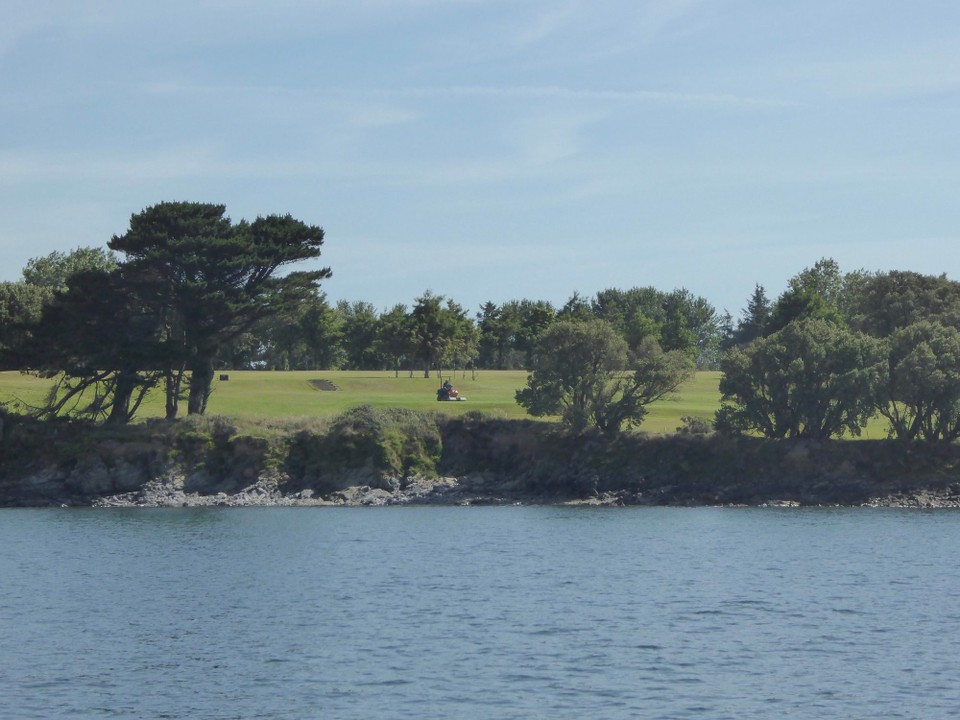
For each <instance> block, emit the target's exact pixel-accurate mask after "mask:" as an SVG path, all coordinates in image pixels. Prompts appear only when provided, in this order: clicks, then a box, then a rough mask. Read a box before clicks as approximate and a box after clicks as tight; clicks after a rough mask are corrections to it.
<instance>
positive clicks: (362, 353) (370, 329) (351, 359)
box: [337, 300, 386, 370]
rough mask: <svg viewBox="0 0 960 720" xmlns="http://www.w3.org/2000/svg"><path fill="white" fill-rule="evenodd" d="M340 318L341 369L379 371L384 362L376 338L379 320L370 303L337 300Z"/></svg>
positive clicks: (378, 330)
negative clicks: (342, 357)
mask: <svg viewBox="0 0 960 720" xmlns="http://www.w3.org/2000/svg"><path fill="white" fill-rule="evenodd" d="M337 314H338V315H339V317H340V326H341V335H342V344H343V351H344V364H343V368H344V369H345V370H380V369H382V368H383V367H384V365H385V364H386V358H385V356H384V355H383V354H382V353H381V352H380V348H379V346H378V344H377V338H378V336H379V333H380V320H379V318H378V317H377V312H376V310H375V309H374V307H373V305H371V304H370V303H368V302H362V301H357V302H352V303H351V302H347V301H346V300H341V301H340V302H338V303H337Z"/></svg>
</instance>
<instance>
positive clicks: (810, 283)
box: [787, 257, 846, 309]
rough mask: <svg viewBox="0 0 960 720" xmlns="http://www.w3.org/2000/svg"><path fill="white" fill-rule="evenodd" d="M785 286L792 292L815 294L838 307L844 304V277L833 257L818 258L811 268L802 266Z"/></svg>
mask: <svg viewBox="0 0 960 720" xmlns="http://www.w3.org/2000/svg"><path fill="white" fill-rule="evenodd" d="M787 286H788V289H789V290H793V291H794V292H800V293H809V294H812V295H817V296H819V297H821V298H823V300H824V302H826V303H827V304H828V305H832V306H833V307H835V308H838V309H839V308H840V307H842V306H843V304H844V295H845V293H846V278H845V277H844V276H843V274H842V273H841V272H840V265H839V264H837V261H836V260H834V259H833V258H827V257H825V258H820V259H819V260H817V262H815V263H814V264H813V267H812V268H804V269H803V270H801V271H800V272H799V273H797V274H796V275H794V276H793V277H792V278H790V280H789V281H788V282H787Z"/></svg>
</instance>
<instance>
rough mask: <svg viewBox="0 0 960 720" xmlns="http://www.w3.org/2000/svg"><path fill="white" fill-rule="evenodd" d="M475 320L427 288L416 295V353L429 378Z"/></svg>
mask: <svg viewBox="0 0 960 720" xmlns="http://www.w3.org/2000/svg"><path fill="white" fill-rule="evenodd" d="M471 327H472V323H471V322H470V319H469V318H468V317H467V313H466V311H465V310H464V309H463V308H462V307H460V306H459V305H457V303H455V302H454V301H453V300H447V299H446V298H445V297H444V296H443V295H434V294H433V293H432V292H430V291H429V290H427V291H426V292H425V293H424V294H423V295H421V296H420V297H418V298H416V304H415V305H414V306H413V311H412V312H411V331H412V332H411V337H412V339H413V347H414V354H415V356H416V358H417V359H418V360H419V361H420V362H421V363H422V364H423V376H424V377H425V378H428V377H430V369H431V368H433V367H438V366H439V364H440V362H441V361H442V360H444V359H449V353H450V351H451V349H452V348H454V347H455V346H456V345H457V343H458V341H460V340H462V339H463V338H464V337H465V336H466V335H467V333H468V332H469V330H470V328H471Z"/></svg>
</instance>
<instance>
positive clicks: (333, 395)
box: [0, 370, 720, 433]
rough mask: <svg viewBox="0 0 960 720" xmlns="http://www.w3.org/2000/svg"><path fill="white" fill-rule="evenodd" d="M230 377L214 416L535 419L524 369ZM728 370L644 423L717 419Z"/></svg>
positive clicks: (32, 388)
mask: <svg viewBox="0 0 960 720" xmlns="http://www.w3.org/2000/svg"><path fill="white" fill-rule="evenodd" d="M225 374H227V375H229V378H230V379H229V380H226V381H222V380H221V381H218V380H215V381H214V390H213V395H211V397H210V402H209V406H208V408H207V412H208V414H211V415H229V416H233V417H238V418H246V419H264V418H281V417H303V416H320V417H330V416H333V415H337V414H338V413H340V412H343V411H344V410H346V409H348V408H351V407H355V406H357V405H364V404H367V405H373V406H375V407H382V408H386V407H402V408H409V409H412V410H424V411H439V412H445V413H451V414H455V413H464V412H468V411H471V410H477V411H481V412H484V413H489V414H492V415H497V416H499V417H507V418H524V417H527V415H526V413H525V411H524V410H523V408H521V407H520V406H519V405H517V404H516V402H515V401H514V393H515V392H516V391H517V390H518V389H519V388H522V387H523V386H524V385H525V384H526V380H527V373H526V372H524V371H494V370H483V371H478V372H477V374H476V377H475V378H474V377H472V376H471V374H470V373H469V372H467V373H466V376H463V375H462V374H460V373H457V376H456V379H454V380H453V384H454V385H455V386H456V387H457V388H458V389H459V390H460V392H461V394H462V395H464V396H465V397H466V398H467V400H466V402H444V403H440V402H437V401H436V390H437V387H438V386H439V380H438V379H437V378H436V377H435V376H434V377H431V378H424V377H422V375H423V374H422V373H419V374H418V375H415V376H414V377H412V378H411V377H410V376H409V373H401V374H400V377H395V376H394V374H393V373H392V372H360V371H357V372H353V371H338V370H330V371H317V372H313V371H310V372H306V371H305V372H269V371H236V370H231V371H227V372H226V373H225ZM310 380H329V381H330V382H332V383H333V384H334V385H336V386H337V388H338V389H337V390H332V391H331V390H316V389H314V387H313V386H312V385H311V384H310V382H309V381H310ZM719 381H720V374H719V373H714V372H703V373H697V375H696V377H695V378H694V379H693V380H691V381H690V382H689V383H687V384H686V385H684V386H683V388H681V392H680V394H679V395H678V396H677V397H676V398H674V399H670V400H666V401H663V402H660V403H657V404H656V405H654V406H653V407H652V408H651V410H650V414H649V415H648V416H647V418H646V420H645V422H644V424H643V429H644V430H646V431H648V432H655V433H670V432H673V431H675V430H676V429H677V426H678V425H680V424H681V421H680V418H681V417H683V416H686V415H693V416H698V417H703V418H712V417H713V413H714V411H715V410H716V409H717V407H718V405H719V402H720V395H719V391H718V390H717V384H718V383H719ZM48 387H49V382H48V381H45V380H38V379H36V378H33V377H29V376H25V375H21V374H20V373H18V372H3V373H0V401H10V400H13V399H19V400H23V401H25V402H27V403H31V404H38V403H40V402H41V401H42V399H43V397H44V394H45V392H46V390H47V388H48ZM162 415H163V394H162V392H159V391H156V392H154V393H153V394H152V395H151V396H150V397H149V398H148V399H147V401H146V402H145V404H144V407H143V408H141V411H140V412H139V413H138V417H144V418H145V417H159V416H162Z"/></svg>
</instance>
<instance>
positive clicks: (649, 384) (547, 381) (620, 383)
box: [517, 320, 692, 434]
mask: <svg viewBox="0 0 960 720" xmlns="http://www.w3.org/2000/svg"><path fill="white" fill-rule="evenodd" d="M691 372H692V368H691V367H690V362H689V359H688V358H687V356H686V355H685V354H684V353H682V352H680V351H672V352H664V351H662V350H661V349H660V346H659V345H658V344H657V341H656V340H655V339H653V338H649V337H648V338H646V339H645V340H644V341H642V343H641V345H640V347H639V348H637V349H636V351H635V352H629V350H628V347H627V344H626V342H625V341H624V340H623V338H622V337H621V336H620V335H618V334H617V333H616V331H615V330H614V329H613V328H612V327H611V326H610V325H609V324H608V323H606V322H604V321H602V320H592V321H589V322H579V321H568V320H561V321H558V322H556V323H554V324H553V325H551V326H550V327H549V328H548V329H547V330H546V331H545V332H544V333H543V335H541V337H540V339H539V341H538V343H537V354H536V362H535V364H534V369H533V372H531V374H530V376H529V377H528V378H527V387H525V388H523V389H522V390H518V391H517V402H518V403H519V404H520V405H521V406H522V407H524V408H526V409H527V412H529V413H530V414H531V415H534V416H543V415H559V416H560V417H561V420H562V422H563V423H564V425H565V426H566V427H567V428H569V430H570V431H571V432H573V433H582V432H584V431H585V430H587V429H588V428H591V427H594V428H597V429H599V430H601V431H602V432H605V433H609V434H616V433H618V432H619V431H620V429H621V428H622V427H624V426H632V425H639V424H640V423H641V422H642V421H643V417H644V416H645V415H646V413H647V410H646V406H647V405H649V404H650V403H652V402H654V401H656V400H659V399H661V398H662V397H664V396H666V395H668V394H669V393H671V392H673V391H675V390H676V388H677V387H678V386H679V385H680V384H681V383H682V382H683V381H684V380H686V379H687V378H688V377H689V375H690V373H691Z"/></svg>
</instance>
